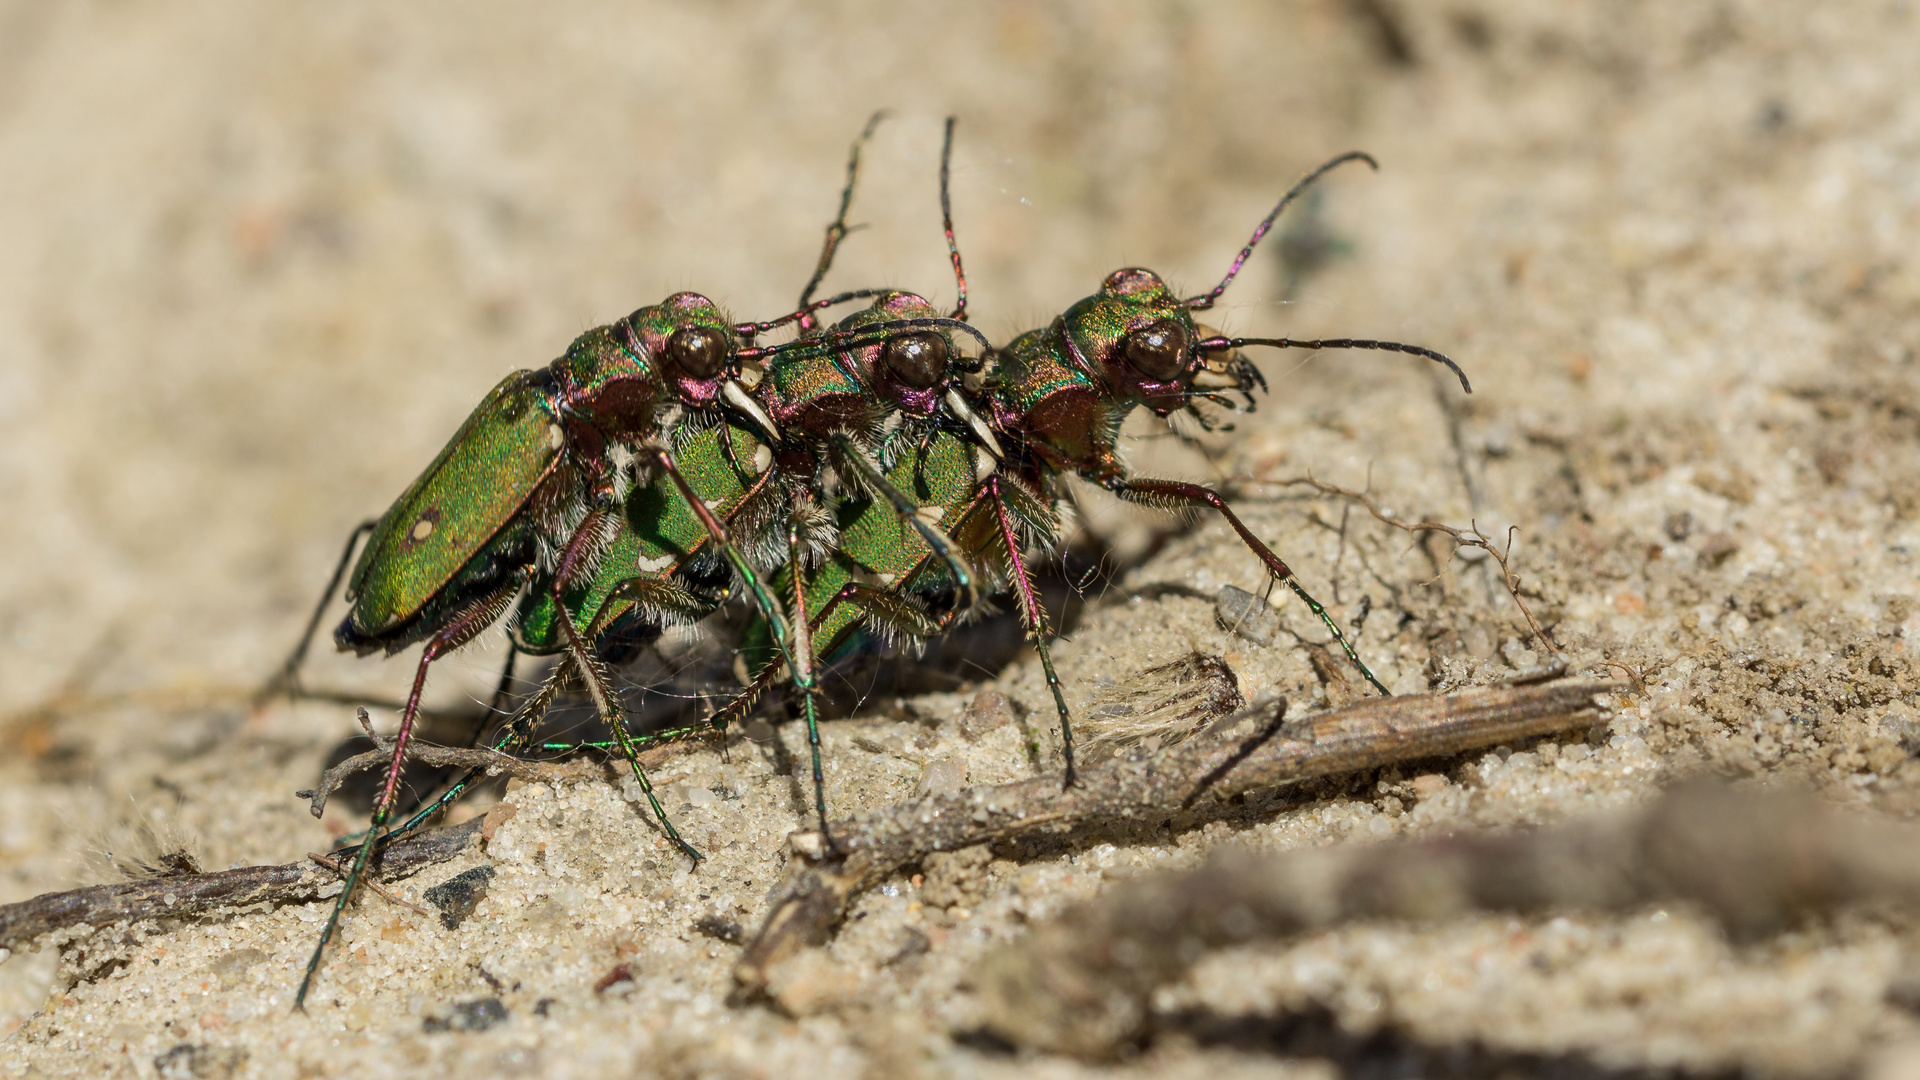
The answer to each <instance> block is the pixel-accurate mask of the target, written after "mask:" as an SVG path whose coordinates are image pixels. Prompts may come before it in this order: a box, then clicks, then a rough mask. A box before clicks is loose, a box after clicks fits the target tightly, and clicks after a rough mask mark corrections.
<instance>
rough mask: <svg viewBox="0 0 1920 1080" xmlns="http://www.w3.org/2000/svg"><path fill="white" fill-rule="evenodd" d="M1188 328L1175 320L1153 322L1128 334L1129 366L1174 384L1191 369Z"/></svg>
mask: <svg viewBox="0 0 1920 1080" xmlns="http://www.w3.org/2000/svg"><path fill="white" fill-rule="evenodd" d="M1187 340H1188V339H1187V328H1186V327H1184V326H1181V325H1180V324H1179V323H1177V322H1175V321H1174V320H1172V319H1161V320H1159V321H1157V322H1151V323H1148V324H1147V325H1145V326H1143V327H1141V328H1140V329H1138V330H1134V331H1132V332H1131V333H1129V334H1127V340H1126V345H1125V346H1124V348H1125V350H1126V354H1127V363H1129V364H1132V365H1133V368H1134V370H1135V371H1138V372H1139V373H1140V374H1142V375H1145V376H1147V377H1148V378H1150V379H1158V380H1160V381H1161V382H1171V381H1173V380H1174V379H1177V378H1179V377H1180V373H1181V372H1182V371H1184V370H1186V367H1187Z"/></svg>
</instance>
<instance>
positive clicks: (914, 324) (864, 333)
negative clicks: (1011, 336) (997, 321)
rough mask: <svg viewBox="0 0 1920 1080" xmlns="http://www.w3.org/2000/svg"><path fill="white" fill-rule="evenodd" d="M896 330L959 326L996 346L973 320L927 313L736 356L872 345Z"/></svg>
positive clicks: (987, 344) (760, 357)
mask: <svg viewBox="0 0 1920 1080" xmlns="http://www.w3.org/2000/svg"><path fill="white" fill-rule="evenodd" d="M895 330H958V331H960V332H962V333H964V334H967V335H968V336H970V337H972V338H973V339H974V340H975V341H978V342H979V343H980V347H981V348H984V349H991V348H993V342H991V341H989V340H987V335H985V334H983V333H981V332H980V331H978V330H976V329H974V328H973V325H972V324H971V323H963V322H961V321H960V320H958V319H948V318H934V317H927V318H919V319H889V320H887V321H885V322H876V323H868V324H866V325H865V326H856V327H854V328H853V329H851V330H841V331H838V332H836V333H832V334H826V335H822V336H817V337H804V338H796V339H794V340H793V341H785V342H782V343H780V344H778V345H767V346H764V347H760V348H752V349H741V350H740V351H739V352H737V353H735V354H734V356H735V357H737V358H738V359H741V360H764V359H766V358H767V357H769V356H778V355H780V354H781V353H788V352H793V351H794V350H796V349H818V348H821V347H822V346H825V347H829V348H831V347H835V346H847V345H868V344H872V343H873V342H876V341H881V340H884V339H885V338H886V337H887V336H888V335H889V334H891V333H892V332H893V331H895ZM869 335H878V336H869Z"/></svg>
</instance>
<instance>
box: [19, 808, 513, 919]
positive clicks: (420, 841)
mask: <svg viewBox="0 0 1920 1080" xmlns="http://www.w3.org/2000/svg"><path fill="white" fill-rule="evenodd" d="M484 820H485V819H484V818H475V819H474V820H472V821H468V822H465V823H463V824H460V825H455V826H453V827H451V828H446V829H436V830H434V831H432V832H428V833H424V834H422V835H419V836H415V837H409V838H407V839H405V840H401V841H399V842H397V843H395V844H394V845H393V846H392V847H390V848H388V849H387V850H386V852H385V853H383V854H382V855H381V858H380V872H381V873H382V875H384V876H385V877H388V878H396V877H405V876H406V875H408V874H411V873H414V872H416V871H418V870H420V869H421V868H423V867H426V866H428V865H431V864H433V863H438V862H445V861H446V860H448V859H451V858H453V857H454V856H456V855H458V854H460V853H461V852H462V851H464V850H466V847H467V845H468V844H469V843H470V842H472V840H473V838H474V837H475V836H477V835H478V834H479V832H480V826H481V823H482V822H483V821H484ZM339 883H340V878H339V876H338V875H337V874H335V873H334V872H332V871H331V870H329V869H322V868H320V867H317V866H315V865H313V864H312V863H311V862H309V861H307V860H305V859H301V860H300V861H298V862H291V863H285V864H282V865H280V866H245V867H241V868H240V869H238V870H222V871H219V872H217V873H212V874H172V875H168V876H166V877H157V878H147V879H144V880H141V881H129V882H124V883H121V884H117V885H95V886H93V887H91V888H86V889H74V890H72V891H71V892H60V893H46V894H44V895H41V896H36V897H34V898H33V899H31V900H26V901H22V902H21V903H18V904H8V905H6V906H5V907H0V950H12V949H20V948H26V947H30V946H31V945H32V944H33V941H34V939H36V938H38V937H40V936H41V935H43V934H48V933H52V932H53V931H56V930H61V929H65V928H67V927H71V926H111V925H113V924H114V923H119V922H140V921H142V920H145V919H188V918H197V917H202V916H215V915H220V914H225V913H231V912H233V911H235V910H236V909H239V908H245V907H250V906H252V905H255V904H294V903H306V902H310V901H313V900H319V899H322V898H323V897H326V896H331V895H332V893H331V892H328V891H327V890H328V889H329V887H331V886H337V885H338V884H339Z"/></svg>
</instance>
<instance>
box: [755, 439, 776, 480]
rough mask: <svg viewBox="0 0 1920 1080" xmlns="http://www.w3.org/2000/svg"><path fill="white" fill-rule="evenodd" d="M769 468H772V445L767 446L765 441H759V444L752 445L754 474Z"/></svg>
mask: <svg viewBox="0 0 1920 1080" xmlns="http://www.w3.org/2000/svg"><path fill="white" fill-rule="evenodd" d="M771 468H773V447H771V446H768V445H767V444H766V443H761V444H760V445H759V446H756V447H754V448H753V471H754V475H756V476H757V475H759V474H760V473H763V472H766V471H767V470H768V469H771Z"/></svg>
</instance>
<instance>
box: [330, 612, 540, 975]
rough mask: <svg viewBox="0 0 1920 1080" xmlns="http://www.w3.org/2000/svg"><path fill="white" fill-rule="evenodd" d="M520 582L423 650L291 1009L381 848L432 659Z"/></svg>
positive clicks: (469, 635)
mask: <svg viewBox="0 0 1920 1080" xmlns="http://www.w3.org/2000/svg"><path fill="white" fill-rule="evenodd" d="M520 585H521V579H519V578H516V579H514V580H513V581H512V582H510V583H509V584H508V585H506V586H503V587H501V588H499V589H496V590H494V591H493V592H492V593H489V594H488V595H486V596H484V597H481V598H480V599H479V600H477V601H475V602H474V603H472V604H469V605H468V606H467V607H466V608H465V609H464V610H462V611H461V612H460V613H459V615H457V616H456V617H455V618H454V619H453V620H452V621H451V622H450V623H449V624H448V625H447V627H446V628H445V629H443V630H441V631H440V632H439V633H437V634H435V635H434V636H433V637H432V638H431V639H429V640H428V642H427V645H426V648H424V649H422V650H421V653H420V665H419V667H418V668H417V669H415V672H414V676H413V690H412V692H411V693H410V694H408V696H407V707H406V711H405V712H403V713H401V714H400V732H399V734H398V736H396V737H395V739H394V741H393V763H392V764H391V765H389V766H388V767H387V778H386V781H385V783H384V784H382V785H381V788H380V795H379V798H378V799H376V800H375V801H374V804H373V822H372V825H371V826H370V827H369V828H368V830H367V835H368V838H369V839H368V840H367V841H366V842H364V843H362V844H361V845H360V849H359V851H358V852H356V853H355V854H354V858H353V867H352V868H351V869H350V870H349V871H348V872H347V879H346V883H345V884H344V885H343V886H342V887H341V889H340V896H339V899H337V900H335V901H334V905H333V911H332V913H330V914H329V915H328V916H327V924H326V926H325V927H324V928H322V930H321V931H320V942H319V944H318V945H316V946H314V950H313V957H312V958H311V959H310V960H308V961H307V970H306V973H305V974H304V975H302V976H301V978H300V989H299V990H298V991H296V992H295V994H294V997H293V1007H294V1009H296V1010H300V1009H304V1008H305V1007H306V1002H307V992H308V991H309V990H311V989H312V988H313V980H314V976H315V974H316V973H317V972H318V971H319V969H320V960H321V958H322V957H323V956H325V955H326V951H327V942H329V941H331V940H332V938H333V934H334V931H335V930H336V929H337V928H338V927H339V925H340V916H341V915H342V913H344V912H345V911H346V909H347V904H348V903H349V902H350V901H351V900H352V899H353V893H354V890H355V889H356V888H357V887H358V886H359V884H360V881H361V879H362V878H364V877H365V876H366V873H367V865H368V863H369V861H370V860H371V859H372V856H373V852H374V849H375V848H377V847H380V846H381V844H380V841H379V836H380V829H381V828H382V827H383V826H385V825H386V823H387V821H388V819H389V818H390V816H391V815H392V813H393V801H394V795H395V793H396V791H397V790H398V788H399V786H400V771H401V767H402V766H403V765H405V764H406V759H407V743H408V741H409V740H410V739H411V738H412V735H413V725H414V721H415V720H416V719H418V717H419V715H420V695H421V694H422V693H423V692H424V691H425V690H426V685H427V669H428V668H429V667H431V666H432V664H433V662H434V661H435V660H438V659H439V658H440V657H442V656H444V655H446V654H447V653H449V652H452V651H453V650H455V649H458V648H459V647H460V646H462V645H465V644H466V643H467V642H469V641H472V640H473V639H474V638H475V637H476V636H478V635H479V633H480V632H481V631H482V630H485V629H486V628H487V627H489V626H492V625H493V624H494V622H495V621H496V620H498V619H499V618H500V615H501V613H502V612H503V611H505V610H506V607H507V604H509V603H510V602H512V600H513V594H514V593H516V592H518V591H519V590H520Z"/></svg>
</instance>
